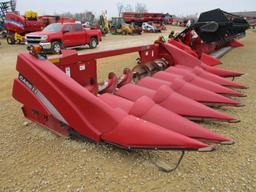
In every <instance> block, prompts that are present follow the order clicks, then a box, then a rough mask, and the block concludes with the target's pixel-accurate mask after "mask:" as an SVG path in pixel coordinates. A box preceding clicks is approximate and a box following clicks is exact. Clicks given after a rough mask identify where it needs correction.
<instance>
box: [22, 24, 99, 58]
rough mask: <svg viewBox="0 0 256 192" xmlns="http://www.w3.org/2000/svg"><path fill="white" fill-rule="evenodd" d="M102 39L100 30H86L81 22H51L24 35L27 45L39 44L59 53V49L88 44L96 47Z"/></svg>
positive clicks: (47, 49) (45, 48)
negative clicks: (36, 30)
mask: <svg viewBox="0 0 256 192" xmlns="http://www.w3.org/2000/svg"><path fill="white" fill-rule="evenodd" d="M101 39H102V34H101V32H100V30H86V29H84V28H83V27H82V24H81V23H77V22H67V23H53V24H50V25H48V26H47V27H45V28H44V29H43V30H42V31H40V32H34V33H29V34H27V35H26V36H25V43H26V45H27V46H28V47H30V46H32V45H36V44H39V45H41V46H42V47H43V49H44V50H45V51H50V52H52V53H56V54H59V53H60V52H61V49H64V48H68V47H77V46H84V45H89V47H90V48H96V47H97V46H98V44H99V42H100V41H101Z"/></svg>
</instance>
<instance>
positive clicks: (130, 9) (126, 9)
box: [124, 4, 134, 12]
mask: <svg viewBox="0 0 256 192" xmlns="http://www.w3.org/2000/svg"><path fill="white" fill-rule="evenodd" d="M124 11H126V12H133V11H134V10H133V7H132V6H131V5H130V4H127V5H126V6H125V7H124Z"/></svg>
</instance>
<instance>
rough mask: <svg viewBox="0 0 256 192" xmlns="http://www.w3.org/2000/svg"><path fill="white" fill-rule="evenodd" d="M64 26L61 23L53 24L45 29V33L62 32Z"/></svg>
mask: <svg viewBox="0 0 256 192" xmlns="http://www.w3.org/2000/svg"><path fill="white" fill-rule="evenodd" d="M61 27H62V24H60V23H53V24H50V25H48V26H47V27H45V28H44V30H43V31H44V32H60V31H61Z"/></svg>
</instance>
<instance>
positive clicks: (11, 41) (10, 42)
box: [6, 36, 15, 45]
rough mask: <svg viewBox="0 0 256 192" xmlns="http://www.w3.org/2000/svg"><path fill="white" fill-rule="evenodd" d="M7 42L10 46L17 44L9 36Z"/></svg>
mask: <svg viewBox="0 0 256 192" xmlns="http://www.w3.org/2000/svg"><path fill="white" fill-rule="evenodd" d="M6 41H7V43H8V44H9V45H13V44H14V43H15V40H14V38H13V37H11V36H8V37H7V39H6Z"/></svg>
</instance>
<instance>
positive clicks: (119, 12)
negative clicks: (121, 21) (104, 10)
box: [116, 2, 124, 17]
mask: <svg viewBox="0 0 256 192" xmlns="http://www.w3.org/2000/svg"><path fill="white" fill-rule="evenodd" d="M116 6H117V11H118V16H119V17H121V15H122V12H123V10H124V4H122V3H120V2H119V3H117V5H116Z"/></svg>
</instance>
